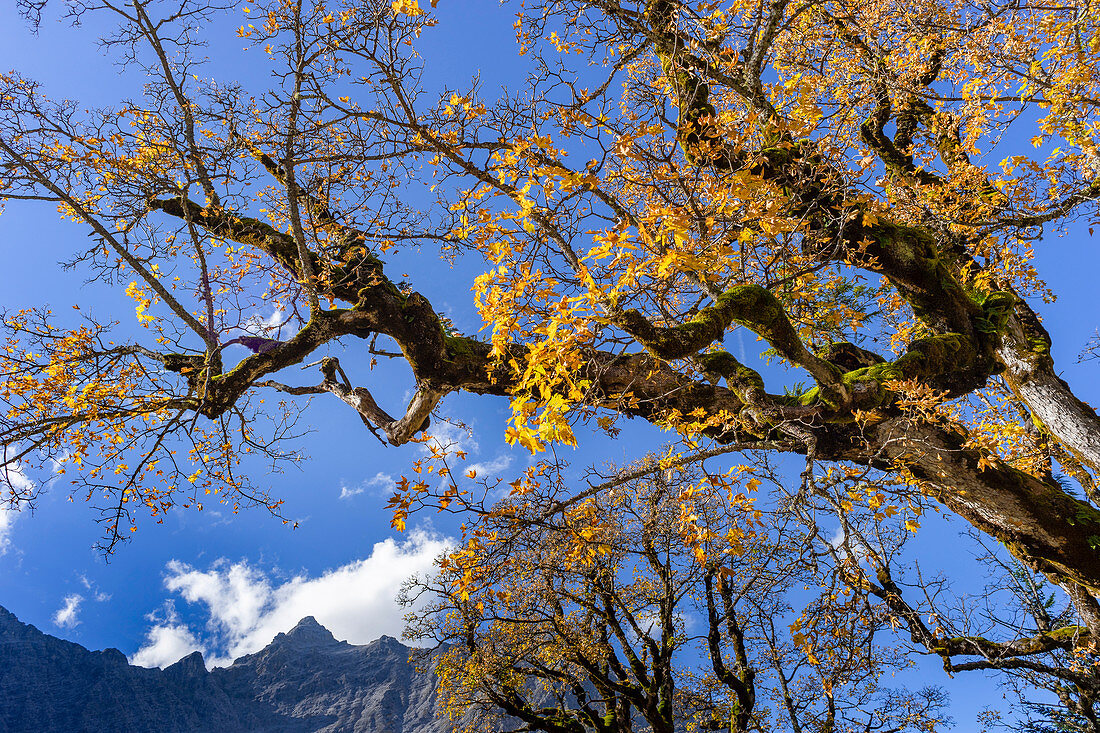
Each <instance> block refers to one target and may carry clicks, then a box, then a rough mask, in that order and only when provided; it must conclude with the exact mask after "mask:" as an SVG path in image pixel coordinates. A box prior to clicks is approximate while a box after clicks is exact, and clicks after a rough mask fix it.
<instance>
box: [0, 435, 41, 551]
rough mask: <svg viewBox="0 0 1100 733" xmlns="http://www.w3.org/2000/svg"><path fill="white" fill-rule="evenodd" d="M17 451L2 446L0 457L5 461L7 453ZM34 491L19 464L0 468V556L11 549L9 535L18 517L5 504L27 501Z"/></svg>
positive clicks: (34, 486)
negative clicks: (20, 500) (17, 500)
mask: <svg viewBox="0 0 1100 733" xmlns="http://www.w3.org/2000/svg"><path fill="white" fill-rule="evenodd" d="M18 450H19V446H18V445H14V446H4V447H3V448H0V451H2V453H0V455H2V457H3V458H4V459H5V460H6V459H7V457H8V455H9V454H8V451H18ZM36 489H37V486H36V484H35V483H34V481H32V480H31V479H30V477H29V476H27V474H26V472H24V471H23V464H22V463H21V462H19V461H16V462H14V463H9V464H6V465H2V466H0V555H4V554H6V553H7V552H8V550H10V549H11V548H12V541H11V535H12V531H13V529H14V526H15V520H16V519H17V518H18V516H19V510H18V509H16V508H15V507H14V506H12V505H10V504H5V502H9V501H14V500H16V499H22V500H24V501H26V500H29V499H31V498H33V497H34V495H35V491H36Z"/></svg>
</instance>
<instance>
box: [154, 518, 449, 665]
mask: <svg viewBox="0 0 1100 733" xmlns="http://www.w3.org/2000/svg"><path fill="white" fill-rule="evenodd" d="M450 546H451V541H450V540H449V539H447V538H444V537H440V536H439V535H435V534H430V533H428V532H424V531H414V532H412V533H410V534H409V537H408V540H407V541H405V542H401V543H398V542H396V541H394V540H393V539H387V540H385V541H383V542H378V543H376V544H375V545H374V548H373V551H372V552H371V554H370V556H369V557H367V558H364V559H362V560H356V561H354V562H351V563H348V564H347V565H343V566H341V567H338V568H336V569H334V570H330V571H328V572H326V573H323V574H322V575H320V576H319V577H316V578H309V577H305V576H298V577H295V578H292V579H291V580H289V581H286V582H283V583H281V584H280V583H278V582H273V581H272V579H271V578H270V577H269V576H268V575H267V574H266V573H265V572H264V571H263V570H261V569H259V568H256V567H253V566H252V565H250V564H249V563H248V562H247V561H240V562H235V563H230V562H229V561H228V560H225V559H221V560H218V561H216V562H215V563H214V564H213V565H212V566H211V567H210V569H209V570H205V571H204V570H197V569H195V568H193V567H191V566H190V565H187V564H186V563H182V562H178V561H172V562H171V563H169V564H168V577H167V578H166V579H165V586H166V587H167V588H168V590H170V591H172V592H174V593H178V594H179V595H180V596H182V597H183V598H184V599H186V600H187V601H189V602H191V603H199V604H202V605H204V606H205V607H206V613H207V614H208V615H209V621H208V623H207V625H206V629H205V631H204V633H203V634H201V635H199V634H195V633H194V632H193V631H192V630H191V629H190V628H188V627H186V626H185V625H183V624H180V623H179V622H178V621H177V620H176V619H175V617H174V616H170V617H169V618H168V620H167V621H165V622H163V623H159V624H157V625H155V626H154V627H153V628H152V629H150V631H149V633H148V635H147V640H146V644H145V646H143V647H142V648H141V649H139V650H138V652H137V653H136V654H135V655H134V657H133V659H135V660H136V659H142V660H152V661H151V663H152V664H155V665H156V666H165V665H167V664H171V663H172V662H175V661H176V660H178V659H179V658H180V657H182V656H184V655H186V654H187V653H189V652H192V651H195V650H199V651H202V652H203V653H204V655H205V654H207V652H208V651H209V652H212V653H213V654H214V655H215V656H212V657H210V658H208V659H207V664H208V665H209V666H222V665H225V664H228V663H229V662H231V661H232V660H233V659H236V658H237V657H239V656H241V655H244V654H251V653H253V652H256V651H259V650H260V649H262V648H263V647H265V646H267V645H268V644H269V643H270V642H271V640H272V639H273V638H274V637H275V635H276V634H278V633H280V632H286V631H289V630H290V629H291V628H293V627H294V625H295V624H297V623H298V621H300V620H301V619H302V618H303V617H305V616H313V617H315V618H316V619H317V621H318V622H319V623H320V624H321V625H322V626H325V627H326V628H327V629H329V631H331V632H332V633H333V635H334V636H336V638H337V639H344V640H347V641H349V642H351V643H352V644H365V643H367V642H370V641H373V640H374V639H377V638H378V637H379V636H382V635H383V634H388V635H390V636H397V637H399V636H400V635H401V631H402V628H403V625H404V621H403V618H402V617H403V615H404V609H402V608H401V607H400V606H398V605H397V602H396V597H397V593H398V590H399V589H400V587H401V584H402V583H403V582H404V581H405V579H406V578H408V577H409V576H410V575H414V574H417V573H427V572H430V571H431V570H432V563H433V560H434V559H435V558H436V557H437V556H438V555H439V554H440V553H441V552H443V551H444V550H445V549H447V548H448V547H450ZM173 655H175V656H174V658H170V657H172V656H173ZM135 663H137V662H135Z"/></svg>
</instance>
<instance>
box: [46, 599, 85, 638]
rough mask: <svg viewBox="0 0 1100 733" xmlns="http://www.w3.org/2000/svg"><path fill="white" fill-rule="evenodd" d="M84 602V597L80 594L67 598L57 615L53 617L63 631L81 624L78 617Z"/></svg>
mask: <svg viewBox="0 0 1100 733" xmlns="http://www.w3.org/2000/svg"><path fill="white" fill-rule="evenodd" d="M83 601H84V596H82V595H80V594H79V593H73V594H72V595H68V596H65V600H64V601H63V602H62V604H61V608H59V609H57V613H55V614H54V615H53V622H54V623H55V624H57V625H58V626H60V627H61V628H63V629H71V628H73V627H74V626H76V625H77V624H79V623H80V619H78V618H77V617H76V616H77V614H78V613H79V612H80V604H81V603H82V602H83Z"/></svg>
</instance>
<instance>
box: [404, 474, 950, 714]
mask: <svg viewBox="0 0 1100 733" xmlns="http://www.w3.org/2000/svg"><path fill="white" fill-rule="evenodd" d="M658 465H659V460H658V459H657V458H655V457H652V456H651V457H648V458H647V459H645V460H643V461H641V462H639V463H638V464H637V465H635V466H632V467H631V469H632V470H631V471H629V472H627V474H626V475H625V476H620V477H619V478H620V479H621V480H616V481H614V482H612V484H611V485H609V486H606V487H603V488H602V489H601V490H600V491H598V492H592V493H590V495H589V496H587V497H585V498H584V499H583V500H580V501H575V502H574V501H572V498H571V497H572V493H571V492H570V491H569V490H568V484H567V483H564V482H559V481H553V482H540V484H538V485H537V486H532V490H531V491H529V492H523V493H522V495H517V496H513V497H511V498H509V499H508V500H506V501H504V502H503V503H501V504H498V505H496V506H495V507H494V511H491V512H488V511H486V512H482V513H481V514H480V516H481V517H482V518H483V519H482V521H480V522H478V523H477V524H476V526H474V527H471V529H470V532H469V541H468V542H467V543H466V544H465V545H463V546H462V547H461V548H459V549H458V550H456V551H454V552H452V553H448V554H446V555H445V556H444V557H443V558H441V560H440V565H439V573H438V574H437V575H435V576H433V577H430V578H419V579H415V580H414V581H412V582H411V583H409V584H408V586H407V588H406V591H405V596H406V600H407V601H408V602H409V603H410V604H411V603H413V602H415V601H416V600H417V599H420V598H423V597H425V596H426V597H427V598H428V599H429V600H428V602H427V604H426V605H424V604H422V605H421V606H420V607H419V608H418V610H417V611H416V612H414V613H412V614H411V615H410V624H409V627H408V632H407V633H408V635H409V636H411V637H412V638H413V639H414V640H416V642H417V643H418V644H420V645H424V644H426V643H427V644H429V646H434V648H435V649H439V650H440V651H439V654H438V656H435V655H434V653H433V654H432V655H430V656H429V657H428V660H426V661H427V662H428V663H430V664H432V665H433V666H434V669H435V671H436V673H437V674H438V675H439V677H440V689H441V696H442V707H443V709H444V710H445V711H447V712H449V713H450V715H451V718H452V720H454V721H455V722H456V724H457V726H458V728H459V729H460V730H469V731H483V730H499V729H512V728H513V726H515V729H517V730H531V731H536V730H537V731H546V732H547V733H566V732H570V733H586V732H592V733H599V732H608V733H609V732H611V731H622V732H627V731H634V730H639V731H641V730H648V731H654V732H655V733H657V732H665V733H671V732H672V731H676V730H689V731H695V730H727V731H730V732H731V733H741V732H745V731H758V730H772V729H780V730H787V729H790V730H794V731H799V730H804V731H808V730H813V731H820V733H839V731H844V730H891V731H896V732H897V733H901V731H906V730H908V731H932V730H938V729H940V728H941V726H942V724H944V723H945V722H946V717H945V716H944V714H943V706H944V700H945V698H944V695H943V694H942V692H941V691H940V690H938V689H935V688H925V689H922V690H920V691H918V692H911V691H907V690H897V689H890V688H888V687H886V686H885V685H884V684H883V683H884V681H885V680H884V678H886V677H887V673H889V672H892V671H896V670H898V669H904V668H905V667H906V666H908V660H907V658H906V656H905V655H904V654H899V653H898V652H897V650H893V649H891V648H890V647H889V644H888V643H885V642H884V641H883V640H882V637H884V636H888V635H889V632H888V631H886V629H889V627H890V616H889V615H888V614H885V613H881V612H879V611H878V610H876V609H875V608H874V607H873V606H872V605H871V604H869V603H868V597H867V596H866V595H865V594H862V593H859V592H856V593H853V592H851V590H850V587H849V586H848V585H847V584H846V583H845V582H844V580H843V578H842V576H841V575H837V574H834V575H833V578H832V581H833V582H831V583H830V582H826V583H824V584H821V585H819V582H820V574H819V573H818V572H817V569H816V567H815V562H814V553H813V552H811V551H810V548H811V547H813V545H814V540H815V539H816V538H815V537H813V533H812V531H811V532H809V533H808V532H807V529H806V525H805V524H804V523H803V522H801V521H800V520H799V518H798V517H797V516H796V515H792V514H791V513H790V512H783V511H776V512H772V513H768V514H765V513H764V512H763V511H761V510H759V509H757V508H755V503H754V501H753V497H752V494H753V493H754V492H755V491H756V490H757V487H758V486H759V484H760V481H759V480H758V479H754V478H747V476H751V474H747V475H743V474H742V473H741V472H740V471H735V472H734V473H733V474H731V475H724V476H722V475H713V474H709V473H707V472H706V471H703V470H701V469H699V468H698V467H696V466H689V467H684V468H681V469H678V470H676V471H662V470H655V469H656V468H657V466H658ZM563 500H564V501H565V502H567V503H568V504H569V505H568V506H567V507H560V506H559V505H560V504H561V503H562V501H563ZM803 584H809V585H811V586H812V587H813V588H814V589H815V591H816V594H811V597H809V598H805V597H803V598H801V599H800V600H798V601H797V603H798V606H799V608H798V610H795V608H794V606H792V602H793V601H794V596H795V595H797V594H796V593H795V592H794V591H797V590H798V589H799V588H801V587H802V586H803ZM799 611H800V612H799ZM509 718H510V719H511V720H510V721H509Z"/></svg>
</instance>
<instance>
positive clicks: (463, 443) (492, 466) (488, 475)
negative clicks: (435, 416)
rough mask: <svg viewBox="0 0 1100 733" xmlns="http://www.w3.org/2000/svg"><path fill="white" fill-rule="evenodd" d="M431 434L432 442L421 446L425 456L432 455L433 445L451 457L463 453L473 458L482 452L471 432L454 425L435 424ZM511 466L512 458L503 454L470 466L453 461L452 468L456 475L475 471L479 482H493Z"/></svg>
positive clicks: (446, 423) (445, 423)
mask: <svg viewBox="0 0 1100 733" xmlns="http://www.w3.org/2000/svg"><path fill="white" fill-rule="evenodd" d="M430 434H431V436H432V439H431V441H430V442H429V443H427V444H425V445H423V446H421V451H422V452H423V453H424V454H425V455H432V450H431V448H430V447H429V446H431V445H435V446H436V449H437V450H439V451H440V452H446V453H450V454H451V455H454V454H455V453H457V452H462V453H466V454H469V455H471V456H476V455H478V454H479V453H480V452H481V446H480V445H479V444H478V442H477V440H475V439H474V437H473V436H472V435H471V434H470V432H469V431H467V430H466V429H465V428H460V427H458V426H457V425H454V424H452V423H449V422H443V421H441V422H440V423H439V424H435V423H433V424H432V429H431V433H430ZM511 465H512V457H511V456H510V455H508V454H507V453H501V454H500V455H498V456H497V457H496V458H493V459H492V460H489V461H479V462H477V463H469V464H464V463H462V462H460V461H453V462H452V464H451V468H452V469H454V471H455V473H456V474H458V473H461V474H467V473H469V472H470V471H474V472H475V473H476V477H477V479H478V480H480V481H493V480H494V479H497V478H499V477H500V474H501V473H502V472H504V470H505V469H507V468H508V467H509V466H511Z"/></svg>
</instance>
